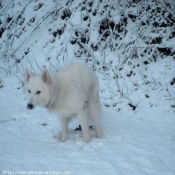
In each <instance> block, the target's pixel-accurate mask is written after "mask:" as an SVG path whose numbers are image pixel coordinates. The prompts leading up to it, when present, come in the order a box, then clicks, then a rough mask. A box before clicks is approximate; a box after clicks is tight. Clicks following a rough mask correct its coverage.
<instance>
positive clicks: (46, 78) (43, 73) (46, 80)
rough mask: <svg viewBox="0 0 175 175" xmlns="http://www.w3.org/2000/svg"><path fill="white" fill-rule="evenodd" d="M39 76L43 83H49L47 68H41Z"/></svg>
mask: <svg viewBox="0 0 175 175" xmlns="http://www.w3.org/2000/svg"><path fill="white" fill-rule="evenodd" d="M41 78H42V80H43V81H44V82H45V83H47V84H49V83H50V76H49V72H48V71H47V69H44V70H43V72H42V74H41Z"/></svg>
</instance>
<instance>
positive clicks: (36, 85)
mask: <svg viewBox="0 0 175 175" xmlns="http://www.w3.org/2000/svg"><path fill="white" fill-rule="evenodd" d="M49 84H50V76H49V73H48V71H47V70H46V69H45V70H44V71H43V72H42V73H41V75H35V74H33V73H32V72H30V71H29V70H28V69H26V83H25V87H24V89H25V92H26V93H27V96H28V97H29V101H28V104H27V108H28V109H34V108H35V107H36V106H42V107H47V105H48V104H49V102H50V99H51V97H50V92H49V88H48V86H49Z"/></svg>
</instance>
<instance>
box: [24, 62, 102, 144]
mask: <svg viewBox="0 0 175 175" xmlns="http://www.w3.org/2000/svg"><path fill="white" fill-rule="evenodd" d="M24 89H25V91H26V93H27V94H28V95H29V102H28V109H33V108H34V107H36V106H37V105H38V106H42V107H45V108H46V109H47V110H49V111H50V112H53V113H57V114H58V116H59V118H60V123H61V127H62V132H61V134H60V135H59V138H60V139H61V140H62V141H66V140H67V138H68V123H69V121H70V119H71V118H72V117H73V116H77V117H78V119H79V121H80V124H81V128H82V131H83V138H84V141H85V142H89V141H90V140H91V138H90V133H89V127H88V123H87V116H90V117H91V119H92V121H93V123H94V127H95V130H96V133H97V136H98V137H99V138H102V133H101V130H100V127H99V116H100V113H101V107H100V99H99V92H98V91H99V85H98V79H97V77H96V75H95V73H94V72H93V71H92V70H91V69H90V68H89V67H88V66H86V65H84V64H71V65H69V66H67V67H65V68H64V69H63V70H61V71H60V72H57V73H53V74H49V73H48V71H47V70H46V69H45V70H44V71H43V72H42V74H41V75H34V74H33V73H31V72H30V71H29V70H28V69H26V84H25V86H24ZM29 92H30V93H29ZM39 92H40V93H39Z"/></svg>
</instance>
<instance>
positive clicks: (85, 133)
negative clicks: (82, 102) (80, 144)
mask: <svg viewBox="0 0 175 175" xmlns="http://www.w3.org/2000/svg"><path fill="white" fill-rule="evenodd" d="M78 119H79V121H80V124H81V129H82V131H83V139H84V141H85V142H87V143H88V142H90V140H91V138H90V132H89V127H88V122H87V111H86V110H85V109H82V110H80V111H78Z"/></svg>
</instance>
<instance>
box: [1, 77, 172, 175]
mask: <svg viewBox="0 0 175 175" xmlns="http://www.w3.org/2000/svg"><path fill="white" fill-rule="evenodd" d="M4 80H5V81H4V87H3V88H2V89H1V90H0V97H1V98H0V109H1V115H0V136H1V137H0V143H1V144H0V157H1V158H0V171H1V173H2V172H3V171H26V172H29V171H43V172H45V171H57V172H58V171H60V172H65V171H67V172H71V174H77V175H78V174H87V175H90V174H99V175H100V174H126V175H128V174H151V175H154V174H155V175H164V174H166V175H173V174H174V173H175V167H174V164H175V156H174V154H175V144H174V143H175V135H174V134H175V128H174V126H175V119H174V112H175V111H172V110H170V106H169V105H166V104H163V106H157V108H154V109H150V108H148V105H147V104H144V105H139V108H141V109H139V110H138V111H137V112H136V113H135V114H134V113H133V112H130V111H129V109H127V108H126V110H123V111H119V112H117V111H115V109H113V108H105V107H103V113H102V116H101V119H100V124H101V127H102V131H103V134H104V139H98V138H96V137H95V132H94V131H93V130H92V131H91V135H92V141H91V142H90V143H85V142H83V140H82V133H81V131H74V129H75V127H76V126H77V122H76V121H73V122H72V124H71V127H70V133H69V139H68V141H67V142H59V141H58V140H56V139H55V138H54V137H53V136H54V135H55V134H57V133H58V132H59V131H60V124H59V121H58V118H57V116H56V115H51V114H49V113H48V112H47V111H46V110H45V109H42V108H39V107H38V108H36V109H34V110H33V111H28V110H27V108H26V103H27V102H26V100H25V99H24V94H23V92H22V91H21V89H20V90H17V87H18V86H17V84H18V81H17V80H16V81H15V80H14V78H13V77H9V76H8V77H6V78H5V79H4ZM155 101H156V98H155ZM156 103H157V101H156Z"/></svg>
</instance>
